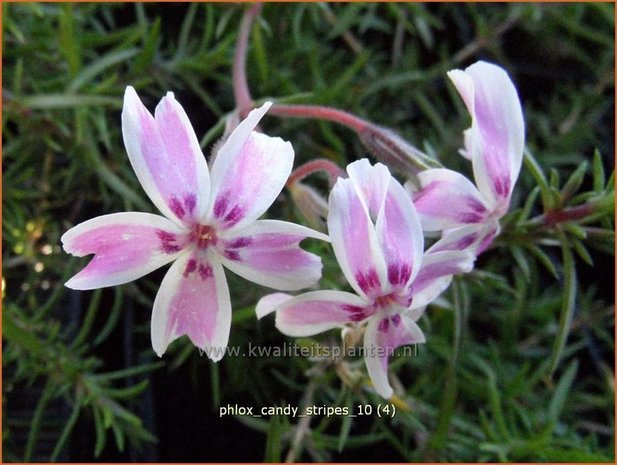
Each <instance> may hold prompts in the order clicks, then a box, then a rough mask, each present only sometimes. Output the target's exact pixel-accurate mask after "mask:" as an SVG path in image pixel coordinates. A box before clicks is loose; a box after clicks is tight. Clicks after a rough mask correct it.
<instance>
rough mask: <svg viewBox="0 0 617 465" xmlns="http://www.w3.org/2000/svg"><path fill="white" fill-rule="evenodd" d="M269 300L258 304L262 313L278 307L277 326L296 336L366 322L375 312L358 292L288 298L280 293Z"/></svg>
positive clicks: (315, 292) (329, 292)
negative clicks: (356, 293)
mask: <svg viewBox="0 0 617 465" xmlns="http://www.w3.org/2000/svg"><path fill="white" fill-rule="evenodd" d="M266 299H267V300H266V301H264V302H263V303H262V302H260V303H258V304H257V307H258V309H259V310H258V313H259V314H262V315H263V314H267V313H269V312H271V311H274V310H276V327H277V328H278V329H279V331H281V332H282V333H283V334H287V335H288V336H294V337H303V336H312V335H314V334H318V333H322V332H324V331H327V330H329V329H332V328H340V327H341V326H343V325H344V324H346V323H352V322H357V321H362V320H364V319H366V318H368V317H369V316H371V315H372V313H373V312H374V309H372V308H368V307H367V303H366V301H364V300H363V299H361V298H360V297H358V296H357V295H355V294H351V293H349V292H342V291H313V292H307V293H305V294H301V295H299V296H297V297H294V298H291V299H288V300H285V298H284V296H281V295H280V294H278V295H276V297H274V298H272V297H267V298H266ZM272 306H274V308H272ZM268 307H269V308H268Z"/></svg>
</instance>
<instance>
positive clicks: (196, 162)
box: [122, 86, 210, 224]
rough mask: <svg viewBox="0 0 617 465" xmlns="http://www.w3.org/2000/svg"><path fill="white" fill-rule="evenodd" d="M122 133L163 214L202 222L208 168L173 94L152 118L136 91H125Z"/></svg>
mask: <svg viewBox="0 0 617 465" xmlns="http://www.w3.org/2000/svg"><path fill="white" fill-rule="evenodd" d="M122 135H123V138H124V145H125V146H126V150H127V152H128V155H129V160H130V162H131V165H132V166H133V169H134V170H135V174H136V175H137V178H138V179H139V182H140V183H141V185H142V187H143V188H144V190H145V191H146V193H147V194H148V196H149V197H150V199H151V200H152V202H153V203H154V204H155V205H156V207H157V208H158V209H159V210H160V211H161V213H163V214H164V215H165V216H167V217H168V218H170V219H172V220H174V221H177V222H182V223H189V224H191V223H194V222H195V221H197V220H199V219H201V218H204V216H205V212H206V211H207V209H208V198H209V192H210V180H209V175H208V168H207V165H206V160H205V158H204V156H203V154H202V152H201V149H200V147H199V143H198V141H197V137H196V136H195V131H194V130H193V127H192V126H191V123H190V122H189V120H188V117H187V116H186V113H185V112H184V109H183V108H182V106H180V104H179V103H178V102H177V101H176V100H175V98H174V94H173V93H171V92H168V93H167V95H166V96H165V97H164V98H163V99H162V100H161V102H160V103H159V104H158V106H157V107H156V110H155V116H154V117H153V116H152V115H151V114H150V112H149V111H148V110H147V109H146V107H145V106H144V105H143V104H142V103H141V100H139V97H138V96H137V93H136V92H135V89H133V88H132V87H130V86H129V87H127V88H126V92H125V94H124V107H123V109H122Z"/></svg>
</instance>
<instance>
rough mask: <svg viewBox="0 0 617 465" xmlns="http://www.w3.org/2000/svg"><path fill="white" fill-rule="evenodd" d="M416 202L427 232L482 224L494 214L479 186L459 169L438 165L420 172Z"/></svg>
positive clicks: (415, 194)
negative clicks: (439, 166)
mask: <svg viewBox="0 0 617 465" xmlns="http://www.w3.org/2000/svg"><path fill="white" fill-rule="evenodd" d="M418 180H419V181H420V185H421V186H422V187H421V189H420V190H419V191H417V192H415V193H414V194H413V203H414V205H415V207H416V211H417V212H418V215H419V216H420V222H421V223H422V227H423V229H424V230H425V231H440V230H443V229H447V228H454V227H457V226H462V225H465V224H472V223H482V222H483V221H485V219H486V218H487V216H488V215H489V214H490V211H489V210H488V208H487V206H486V204H485V202H484V200H483V198H482V195H481V194H480V192H478V189H476V187H475V186H474V185H473V184H472V183H471V181H469V179H467V178H466V177H465V176H463V175H462V174H459V173H457V172H456V171H452V170H448V169H443V168H436V169H429V170H426V171H422V172H421V173H419V174H418Z"/></svg>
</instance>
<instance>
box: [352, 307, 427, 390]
mask: <svg viewBox="0 0 617 465" xmlns="http://www.w3.org/2000/svg"><path fill="white" fill-rule="evenodd" d="M423 342H425V338H424V334H422V330H421V329H420V328H419V327H418V325H417V324H416V323H415V322H414V321H413V319H412V318H410V317H409V316H407V315H406V314H398V315H393V316H391V317H383V316H381V315H375V316H374V317H372V318H371V319H370V320H369V322H368V325H367V327H366V332H365V333H364V349H365V357H364V362H365V363H366V368H367V371H368V374H369V376H370V378H371V381H372V383H373V387H374V388H375V390H376V391H377V393H378V394H379V395H380V396H382V397H383V398H384V399H389V398H390V397H392V394H393V391H392V387H391V386H390V382H389V381H388V358H389V357H388V355H389V354H390V353H393V352H394V350H395V349H396V348H397V347H400V346H403V345H407V344H421V343H423Z"/></svg>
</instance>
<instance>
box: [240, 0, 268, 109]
mask: <svg viewBox="0 0 617 465" xmlns="http://www.w3.org/2000/svg"><path fill="white" fill-rule="evenodd" d="M262 6H263V5H262V4H261V3H254V4H252V5H251V6H250V7H249V8H248V9H247V10H246V11H245V12H244V16H243V17H242V22H241V24H240V32H239V33H238V40H237V41H236V53H235V55H234V63H233V70H232V79H233V87H234V97H235V99H236V106H237V108H238V110H239V112H240V117H241V118H245V117H246V115H248V113H249V111H251V110H252V109H253V99H252V98H251V92H250V91H249V86H248V82H247V80H246V54H247V51H248V42H249V36H250V34H251V27H252V26H253V21H254V20H255V18H256V17H257V15H258V14H259V12H260V11H261V8H262Z"/></svg>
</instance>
